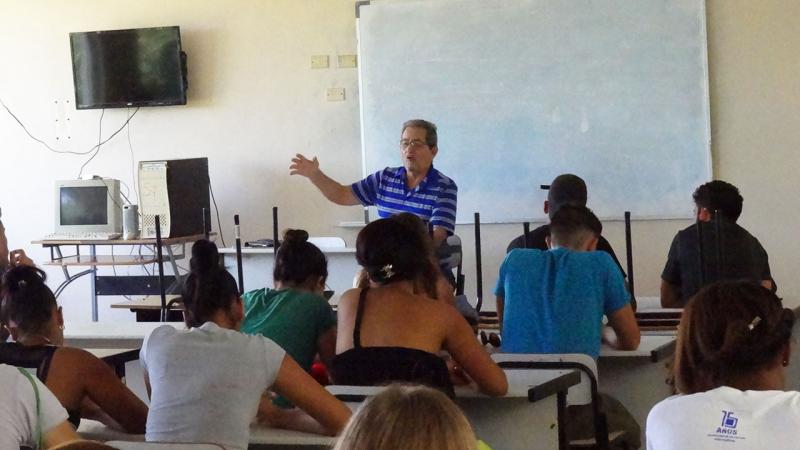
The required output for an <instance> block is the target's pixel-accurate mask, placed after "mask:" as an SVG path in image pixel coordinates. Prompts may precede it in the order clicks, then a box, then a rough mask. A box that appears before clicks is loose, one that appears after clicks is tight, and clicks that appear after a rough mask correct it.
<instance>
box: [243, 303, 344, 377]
mask: <svg viewBox="0 0 800 450" xmlns="http://www.w3.org/2000/svg"><path fill="white" fill-rule="evenodd" d="M242 300H243V301H244V311H245V317H244V322H243V323H242V332H243V333H247V334H261V335H263V336H265V337H268V338H270V339H272V340H273V341H275V343H276V344H278V345H280V346H281V347H283V349H284V350H286V353H288V354H289V355H290V356H291V357H292V358H294V360H295V361H297V364H299V365H300V367H302V368H303V369H305V370H306V371H307V372H308V371H310V370H311V364H312V363H313V362H314V357H315V356H316V355H317V339H319V337H320V335H322V334H323V333H325V332H326V331H328V330H330V329H331V327H332V326H334V325H336V316H335V315H334V312H333V308H331V305H329V304H328V302H327V301H326V300H325V299H324V298H322V297H321V296H319V295H316V294H312V293H310V292H302V291H296V290H294V289H281V290H277V291H276V290H274V289H266V288H264V289H258V290H255V291H249V292H245V293H244V295H243V296H242Z"/></svg>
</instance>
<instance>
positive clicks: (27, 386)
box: [0, 364, 80, 450]
mask: <svg viewBox="0 0 800 450" xmlns="http://www.w3.org/2000/svg"><path fill="white" fill-rule="evenodd" d="M20 370H21V369H18V368H16V367H13V366H9V365H6V364H0V386H2V387H3V388H2V389H0V448H2V449H14V450H16V449H19V448H34V449H36V448H51V447H54V446H56V445H59V444H63V443H66V442H71V441H75V440H80V436H78V433H76V432H75V429H73V428H72V425H70V423H69V422H67V412H66V411H65V410H64V407H63V406H61V404H60V403H59V401H58V399H57V398H56V397H55V396H54V395H53V393H52V392H50V391H49V390H48V389H47V388H46V387H45V386H44V385H43V384H42V383H41V382H40V381H39V380H37V379H36V378H34V377H32V376H28V375H26V374H23V373H22V372H20ZM22 370H24V369H22Z"/></svg>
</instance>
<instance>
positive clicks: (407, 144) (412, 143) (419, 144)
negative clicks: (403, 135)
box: [400, 139, 428, 150]
mask: <svg viewBox="0 0 800 450" xmlns="http://www.w3.org/2000/svg"><path fill="white" fill-rule="evenodd" d="M427 146H428V144H426V143H425V142H423V141H420V140H418V139H414V140H413V141H408V140H405V139H403V140H402V141H400V148H401V149H403V150H405V149H407V148H416V147H427Z"/></svg>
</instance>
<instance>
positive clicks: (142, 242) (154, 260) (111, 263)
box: [32, 234, 205, 322]
mask: <svg viewBox="0 0 800 450" xmlns="http://www.w3.org/2000/svg"><path fill="white" fill-rule="evenodd" d="M204 237H205V235H202V234H197V235H192V236H181V237H171V238H162V239H161V248H162V249H163V250H164V252H165V253H166V255H165V256H163V257H162V259H161V261H159V260H158V257H157V256H156V253H157V252H156V251H155V247H156V246H157V243H156V240H155V239H130V240H124V239H114V240H107V241H96V240H90V241H59V240H41V241H33V242H32V244H36V245H41V246H42V247H44V248H47V249H49V250H50V261H47V262H45V263H44V265H46V266H59V267H61V270H62V271H63V273H64V281H63V282H62V283H61V284H60V285H59V286H58V287H57V288H56V290H55V292H54V293H55V295H56V298H58V296H59V295H60V294H61V293H62V292H63V291H64V289H65V288H66V287H67V286H69V284H70V283H72V282H73V281H75V280H77V279H78V278H80V277H82V276H84V275H90V277H89V290H90V295H91V299H92V321H94V322H97V320H98V311H97V297H98V296H99V295H159V294H160V290H159V280H160V283H161V284H163V286H164V289H165V290H168V286H170V285H172V284H174V283H179V282H180V279H181V275H180V270H179V268H178V264H177V262H176V261H177V260H179V259H183V258H184V257H185V255H186V244H189V243H192V242H194V241H196V240H198V239H203V238H204ZM136 246H145V247H152V248H153V252H152V253H153V254H152V255H141V254H129V253H130V252H128V251H125V250H121V251H118V252H115V249H116V248H130V249H131V250H132V249H133V247H136ZM173 246H180V247H181V251H180V252H175V251H173ZM63 247H75V254H74V255H70V256H64V252H62V248H63ZM81 247H88V250H89V253H88V254H81ZM98 247H104V248H108V249H109V250H110V253H111V254H109V255H99V254H98V253H97V249H98ZM164 262H168V263H169V264H170V266H171V269H172V275H169V276H164V277H161V278H160V277H159V275H158V274H153V275H144V276H127V275H126V276H122V275H105V276H99V275H98V274H97V269H98V267H115V268H116V267H125V266H128V267H130V266H144V265H147V264H163V263H164ZM74 267H88V268H87V269H85V270H83V271H81V272H78V273H75V274H71V273H70V271H69V269H70V268H74Z"/></svg>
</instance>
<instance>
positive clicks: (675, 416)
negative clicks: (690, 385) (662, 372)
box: [646, 386, 800, 450]
mask: <svg viewBox="0 0 800 450" xmlns="http://www.w3.org/2000/svg"><path fill="white" fill-rule="evenodd" d="M646 430H647V449H648V450H690V449H691V450H695V449H709V450H715V449H725V450H762V449H774V450H777V449H790V448H792V449H794V448H800V438H799V437H798V434H797V433H798V431H800V392H796V391H789V392H784V391H740V390H738V389H734V388H730V387H727V386H723V387H719V388H716V389H713V390H711V391H707V392H701V393H698V394H691V395H676V396H673V397H670V398H668V399H666V400H663V401H661V402H660V403H658V404H657V405H656V406H654V407H653V409H652V410H651V411H650V414H649V415H648V416H647V429H646Z"/></svg>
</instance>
